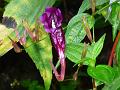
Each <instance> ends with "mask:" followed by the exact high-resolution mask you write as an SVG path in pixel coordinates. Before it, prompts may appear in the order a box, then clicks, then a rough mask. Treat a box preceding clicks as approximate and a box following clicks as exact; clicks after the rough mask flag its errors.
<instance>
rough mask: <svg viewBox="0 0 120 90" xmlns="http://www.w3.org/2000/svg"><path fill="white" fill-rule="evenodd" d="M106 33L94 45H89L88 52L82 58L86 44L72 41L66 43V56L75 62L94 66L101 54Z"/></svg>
mask: <svg viewBox="0 0 120 90" xmlns="http://www.w3.org/2000/svg"><path fill="white" fill-rule="evenodd" d="M104 39H105V35H103V36H102V37H101V38H100V39H99V40H98V41H97V42H96V43H92V45H87V54H86V57H85V58H84V59H81V55H82V51H83V49H84V44H83V43H80V44H76V43H71V44H67V45H66V52H65V53H66V56H67V57H68V58H69V59H70V60H71V61H72V62H74V63H76V64H79V63H83V64H84V65H90V66H94V65H95V62H96V57H97V56H98V55H99V54H100V52H101V50H102V48H103V43H104Z"/></svg>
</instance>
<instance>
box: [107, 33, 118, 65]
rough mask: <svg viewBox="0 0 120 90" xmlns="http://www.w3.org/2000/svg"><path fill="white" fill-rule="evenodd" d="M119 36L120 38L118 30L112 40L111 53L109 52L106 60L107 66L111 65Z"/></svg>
mask: <svg viewBox="0 0 120 90" xmlns="http://www.w3.org/2000/svg"><path fill="white" fill-rule="evenodd" d="M119 38H120V31H119V32H118V35H117V37H116V39H115V42H114V44H113V47H112V51H111V53H110V57H109V61H108V65H109V66H111V65H112V61H113V58H114V54H115V48H116V46H117V44H118V40H119Z"/></svg>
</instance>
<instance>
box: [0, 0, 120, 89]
mask: <svg viewBox="0 0 120 90" xmlns="http://www.w3.org/2000/svg"><path fill="white" fill-rule="evenodd" d="M7 1H9V0H7ZM90 1H91V2H90ZM92 1H93V0H84V1H83V3H82V5H81V7H80V8H79V11H78V13H77V15H75V16H74V17H73V18H72V19H71V20H70V21H69V23H68V25H67V30H66V33H65V38H66V49H65V54H66V57H67V58H68V59H69V60H70V61H72V62H74V63H75V64H76V65H78V66H79V65H80V64H82V65H87V66H88V69H87V72H88V74H89V75H90V76H91V77H92V78H94V79H95V80H96V85H97V86H98V85H100V84H103V83H104V84H105V87H104V88H103V90H117V89H118V88H119V87H120V84H119V83H120V80H119V79H120V73H119V71H120V63H119V60H120V57H119V55H120V41H119V42H118V45H117V48H116V60H117V61H118V63H117V65H113V67H110V66H107V65H97V66H95V63H96V58H97V56H98V55H99V54H100V52H101V50H102V48H103V44H104V40H105V34H104V35H103V36H102V37H101V38H100V39H99V40H98V41H95V38H94V25H95V23H96V20H95V18H94V16H95V15H96V14H99V15H103V16H104V17H105V20H108V21H109V22H110V23H111V25H112V27H113V30H112V31H113V40H114V39H115V37H116V35H117V31H118V30H119V28H120V27H119V26H120V3H119V2H118V1H117V0H115V1H114V2H112V3H109V0H96V4H95V6H94V5H93V4H92ZM110 1H112V0H110ZM54 3H55V0H46V1H44V0H11V1H10V2H9V4H8V5H7V6H6V8H5V12H4V15H3V17H13V18H14V19H15V20H16V22H17V29H18V31H19V32H20V35H22V33H23V31H24V25H23V23H22V21H23V20H27V22H28V24H29V28H31V29H34V28H36V22H37V19H39V16H41V15H42V13H43V12H44V10H45V8H46V7H47V6H52V5H53V4H54ZM13 6H14V9H13ZM33 7H34V8H33ZM94 7H96V10H97V11H96V12H94V10H93V13H92V15H90V14H88V13H85V11H86V10H88V9H90V8H93V9H94ZM109 9H112V10H109ZM101 25H102V24H101ZM90 29H93V36H92V37H91V33H90ZM38 30H39V32H40V35H39V38H40V39H41V40H40V41H38V42H33V41H32V40H31V38H29V37H27V42H26V45H25V46H24V47H25V51H26V52H27V53H28V54H29V56H30V57H31V58H32V60H33V62H34V63H35V65H36V67H37V69H38V70H39V71H40V73H41V76H42V77H43V80H44V85H45V89H46V90H49V88H50V85H51V80H52V69H51V66H50V60H51V59H52V45H51V42H50V38H49V35H48V34H47V33H46V32H45V30H44V28H38ZM0 32H1V33H0V36H1V37H0V56H2V55H4V54H5V53H7V52H8V51H9V50H10V49H11V48H13V46H12V44H11V40H10V39H9V38H8V37H11V38H12V39H13V40H14V41H18V39H17V38H16V34H15V32H14V29H12V28H7V27H6V26H5V25H3V24H0ZM86 35H87V36H88V38H89V40H90V43H88V44H86V43H82V41H83V39H84V38H85V36H86ZM46 55H47V56H46ZM97 82H99V83H97Z"/></svg>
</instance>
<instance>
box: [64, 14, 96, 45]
mask: <svg viewBox="0 0 120 90" xmlns="http://www.w3.org/2000/svg"><path fill="white" fill-rule="evenodd" d="M83 16H85V17H86V21H87V23H88V25H89V27H90V29H91V28H92V27H93V25H94V18H93V17H92V16H90V15H89V14H87V13H81V14H77V15H76V16H74V17H73V18H72V19H71V20H70V21H69V23H68V26H67V31H66V34H65V36H66V42H67V44H68V43H80V42H81V41H82V40H83V39H84V37H85V35H86V31H85V28H84V25H83V20H82V18H83Z"/></svg>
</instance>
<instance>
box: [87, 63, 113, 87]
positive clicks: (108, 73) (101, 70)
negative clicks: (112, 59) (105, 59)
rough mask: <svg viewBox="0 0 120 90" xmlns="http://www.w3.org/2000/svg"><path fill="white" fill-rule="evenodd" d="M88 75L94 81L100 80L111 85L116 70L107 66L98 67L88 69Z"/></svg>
mask: <svg viewBox="0 0 120 90" xmlns="http://www.w3.org/2000/svg"><path fill="white" fill-rule="evenodd" d="M87 73H88V74H89V75H90V76H91V77H92V78H94V79H97V80H100V81H102V82H104V83H105V84H107V85H109V84H110V83H112V81H113V80H114V76H115V73H114V70H113V68H112V67H110V66H107V65H97V66H96V67H88V69H87Z"/></svg>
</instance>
